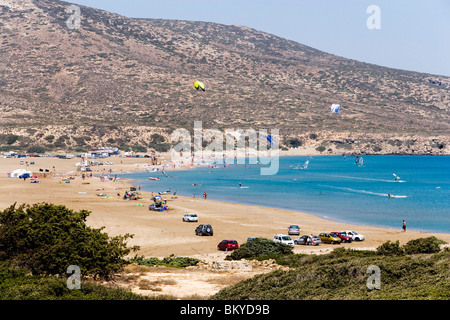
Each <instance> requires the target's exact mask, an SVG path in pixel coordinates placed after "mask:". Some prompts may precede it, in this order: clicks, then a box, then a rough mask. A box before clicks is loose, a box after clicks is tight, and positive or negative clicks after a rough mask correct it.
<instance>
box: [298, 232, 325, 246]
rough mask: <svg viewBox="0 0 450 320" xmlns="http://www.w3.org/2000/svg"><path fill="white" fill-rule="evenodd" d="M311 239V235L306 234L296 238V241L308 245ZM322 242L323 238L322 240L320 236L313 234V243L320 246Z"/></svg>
mask: <svg viewBox="0 0 450 320" xmlns="http://www.w3.org/2000/svg"><path fill="white" fill-rule="evenodd" d="M310 239H311V236H309V235H304V236H301V237H300V238H297V239H294V243H295V244H304V245H307V244H310V241H311V240H310ZM321 243H322V240H320V238H319V237H318V236H316V235H313V236H312V245H314V246H318V245H319V244H321Z"/></svg>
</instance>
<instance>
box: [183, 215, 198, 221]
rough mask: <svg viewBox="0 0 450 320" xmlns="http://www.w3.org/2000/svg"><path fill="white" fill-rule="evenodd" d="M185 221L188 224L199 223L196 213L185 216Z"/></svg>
mask: <svg viewBox="0 0 450 320" xmlns="http://www.w3.org/2000/svg"><path fill="white" fill-rule="evenodd" d="M183 221H186V222H197V221H198V217H197V215H196V214H195V213H186V214H185V215H184V216H183Z"/></svg>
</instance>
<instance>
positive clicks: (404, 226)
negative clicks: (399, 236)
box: [402, 220, 406, 232]
mask: <svg viewBox="0 0 450 320" xmlns="http://www.w3.org/2000/svg"><path fill="white" fill-rule="evenodd" d="M402 229H403V230H402V232H406V221H405V220H403V227H402Z"/></svg>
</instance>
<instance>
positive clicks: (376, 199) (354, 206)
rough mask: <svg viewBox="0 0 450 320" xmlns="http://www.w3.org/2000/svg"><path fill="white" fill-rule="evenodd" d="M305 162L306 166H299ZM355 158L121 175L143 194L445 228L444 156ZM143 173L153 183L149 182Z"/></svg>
mask: <svg viewBox="0 0 450 320" xmlns="http://www.w3.org/2000/svg"><path fill="white" fill-rule="evenodd" d="M307 160H309V164H308V167H307V168H306V169H300V167H301V165H303V164H304V163H305V162H306V161H307ZM355 160H356V158H355V157H353V156H347V157H344V156H313V157H312V158H307V157H280V160H279V161H280V163H279V170H278V173H277V174H276V175H271V176H265V175H261V174H260V169H261V168H260V166H259V165H254V164H253V165H250V164H248V159H247V164H246V165H243V164H239V165H233V164H232V165H228V166H226V167H225V166H224V165H220V166H217V167H214V166H211V167H194V168H192V169H190V170H185V171H166V172H165V175H164V174H163V173H162V172H161V171H159V172H150V173H132V174H126V175H124V177H125V178H131V179H134V180H135V183H136V185H137V184H140V185H141V187H142V189H143V190H145V191H149V192H156V193H157V192H164V191H166V190H168V189H169V188H170V190H171V192H172V193H173V192H176V194H177V195H182V196H189V197H192V196H193V195H194V194H195V196H196V197H202V196H203V192H206V193H207V199H210V200H219V201H226V202H234V203H242V204H250V205H258V206H265V207H273V208H279V209H288V210H295V211H301V212H305V213H310V214H314V215H317V216H320V217H322V218H326V219H330V220H335V221H342V222H349V223H352V224H358V225H372V226H382V227H389V228H396V229H401V226H402V221H403V219H404V220H406V223H407V228H408V230H409V229H414V230H421V231H430V232H440V233H450V156H363V160H364V161H363V165H362V166H360V165H359V164H355ZM394 174H395V175H396V176H398V177H399V179H398V181H395V176H394ZM150 176H151V177H158V178H161V180H160V181H151V180H149V179H148V177H150ZM240 184H241V185H242V186H243V188H241V187H240ZM388 194H391V195H392V197H388ZM242 214H245V212H243V213H242ZM280 214H282V213H281V212H280Z"/></svg>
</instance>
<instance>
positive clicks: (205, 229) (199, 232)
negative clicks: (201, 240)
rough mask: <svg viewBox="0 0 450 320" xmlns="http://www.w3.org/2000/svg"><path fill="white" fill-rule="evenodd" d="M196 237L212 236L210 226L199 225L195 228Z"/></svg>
mask: <svg viewBox="0 0 450 320" xmlns="http://www.w3.org/2000/svg"><path fill="white" fill-rule="evenodd" d="M195 235H196V236H205V235H206V236H212V235H213V228H212V227H211V225H210V224H200V225H199V226H198V227H197V228H195Z"/></svg>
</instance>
